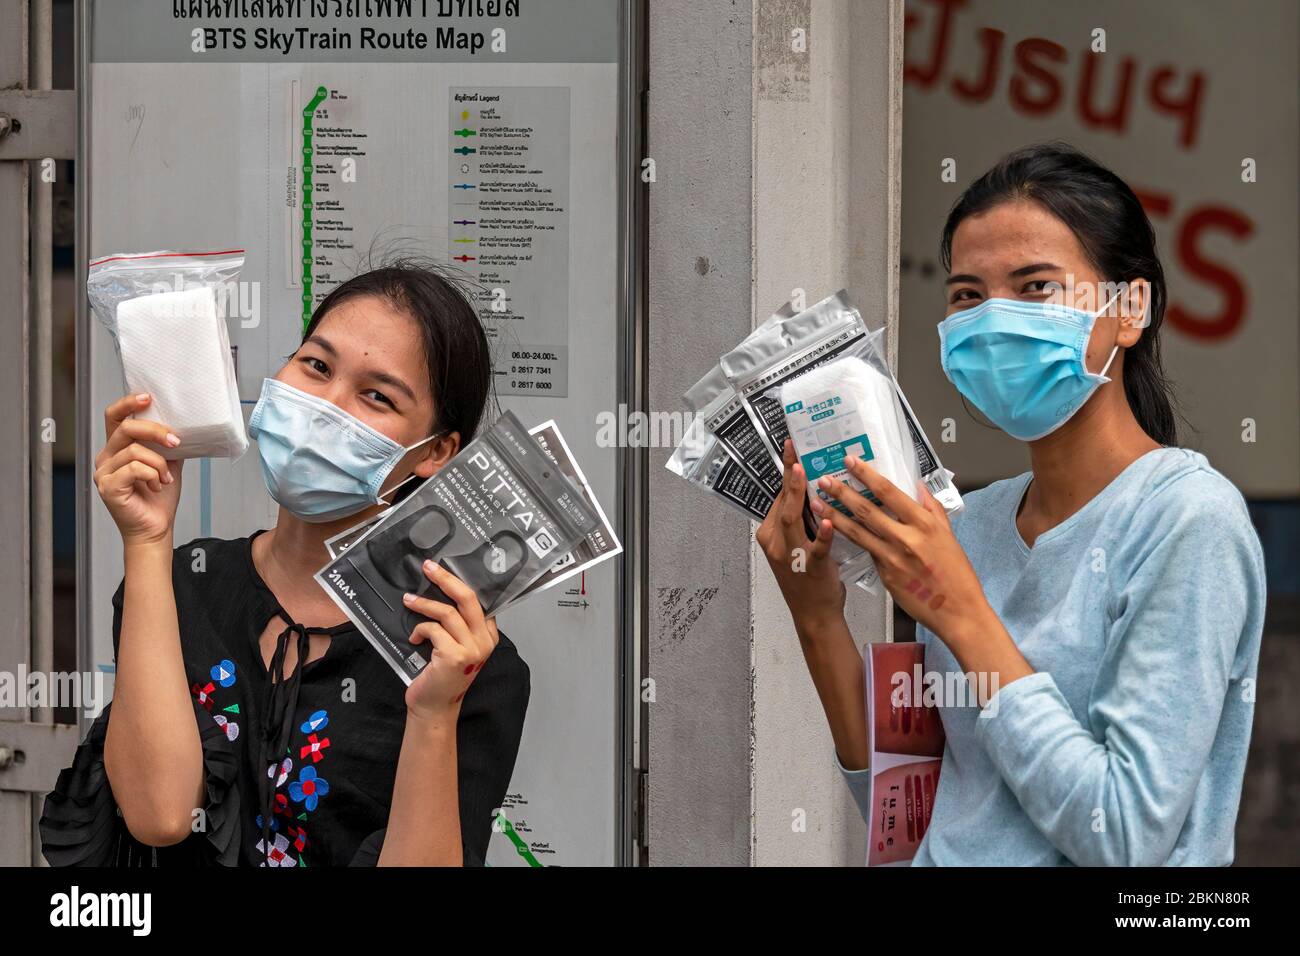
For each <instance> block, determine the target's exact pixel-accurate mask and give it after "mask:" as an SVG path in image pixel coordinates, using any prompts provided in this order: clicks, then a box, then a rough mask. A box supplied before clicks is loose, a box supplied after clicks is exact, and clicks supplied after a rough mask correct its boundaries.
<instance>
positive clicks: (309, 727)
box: [300, 710, 330, 734]
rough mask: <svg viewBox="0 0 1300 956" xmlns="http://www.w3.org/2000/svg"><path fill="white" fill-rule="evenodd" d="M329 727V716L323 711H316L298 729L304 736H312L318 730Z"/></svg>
mask: <svg viewBox="0 0 1300 956" xmlns="http://www.w3.org/2000/svg"><path fill="white" fill-rule="evenodd" d="M329 725H330V715H329V714H327V713H326V712H325V711H323V710H318V711H316V713H314V714H312V715H311V716H310V717H308V718H307V719H306V720H305V721H303V724H302V727H301V728H300V729H301V730H302V732H303V733H304V734H312V733H315V732H316V731H318V730H324V729H325V728H326V727H328V726H329Z"/></svg>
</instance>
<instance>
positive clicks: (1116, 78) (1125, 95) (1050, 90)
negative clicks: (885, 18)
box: [903, 0, 1207, 149]
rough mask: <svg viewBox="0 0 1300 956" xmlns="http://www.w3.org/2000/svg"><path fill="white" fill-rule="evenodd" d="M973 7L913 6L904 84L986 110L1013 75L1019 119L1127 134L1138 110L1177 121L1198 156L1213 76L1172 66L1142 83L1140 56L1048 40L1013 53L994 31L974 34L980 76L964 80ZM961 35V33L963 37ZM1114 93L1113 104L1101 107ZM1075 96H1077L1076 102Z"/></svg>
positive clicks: (938, 2) (1009, 88)
mask: <svg viewBox="0 0 1300 956" xmlns="http://www.w3.org/2000/svg"><path fill="white" fill-rule="evenodd" d="M968 6H969V0H911V2H909V4H908V7H907V11H906V13H905V15H904V20H903V23H904V30H905V37H906V44H905V62H904V67H903V78H904V81H905V82H906V83H908V84H910V85H912V86H917V87H920V88H921V89H924V90H931V89H946V90H947V91H948V92H950V93H952V95H953V96H955V97H956V98H957V99H959V100H962V101H963V102H966V103H984V102H987V101H988V100H989V99H991V98H992V97H993V95H994V94H995V93H996V91H997V90H998V89H1000V88H1001V82H1000V81H1001V79H1002V75H1003V70H1004V69H1005V70H1006V72H1007V75H1008V77H1009V79H1008V81H1007V83H1006V96H1007V102H1008V103H1009V105H1010V106H1011V108H1012V109H1014V110H1015V111H1016V112H1018V113H1021V114H1023V115H1025V116H1030V117H1035V118H1046V117H1050V116H1054V115H1057V114H1059V113H1061V112H1063V111H1066V110H1072V111H1073V112H1074V114H1075V118H1076V119H1077V120H1078V121H1079V122H1080V123H1081V124H1083V125H1084V126H1085V127H1089V128H1092V129H1101V130H1110V131H1112V132H1114V133H1117V134H1122V133H1124V132H1127V130H1128V129H1129V128H1130V126H1131V124H1132V123H1133V115H1134V109H1133V108H1134V105H1135V104H1137V103H1141V104H1142V105H1143V106H1145V108H1146V109H1147V110H1149V111H1150V112H1151V113H1153V114H1155V115H1156V116H1159V117H1162V118H1165V119H1168V120H1172V121H1173V123H1174V134H1175V139H1174V141H1175V142H1176V143H1177V144H1178V146H1179V148H1180V149H1191V148H1193V147H1194V146H1195V145H1196V143H1197V139H1198V136H1199V134H1200V128H1201V114H1202V112H1203V110H1204V106H1205V95H1206V84H1207V79H1206V74H1205V72H1204V71H1202V70H1185V69H1182V68H1179V67H1176V66H1173V65H1171V64H1168V63H1158V64H1152V65H1151V66H1150V67H1149V68H1147V71H1146V77H1145V80H1146V82H1145V83H1139V82H1138V81H1139V73H1140V72H1141V71H1142V70H1143V64H1142V62H1141V61H1140V60H1139V59H1137V58H1135V57H1132V56H1122V55H1119V54H1114V53H1111V54H1104V55H1103V54H1098V53H1093V52H1092V51H1091V50H1089V49H1083V50H1078V51H1075V52H1071V51H1070V50H1068V49H1067V48H1066V47H1064V46H1062V45H1061V44H1060V43H1057V42H1056V41H1055V40H1051V39H1049V38H1047V37H1026V38H1025V39H1023V40H1020V41H1019V42H1018V43H1016V44H1014V45H1013V46H1012V47H1011V48H1010V50H1007V49H1006V34H1005V33H1004V32H1003V31H1001V30H999V29H996V28H995V27H990V26H975V27H973V28H972V29H973V36H974V38H975V42H974V44H973V48H974V49H975V50H976V64H977V65H976V68H975V69H974V70H973V71H972V73H971V74H970V75H958V74H957V73H956V72H955V69H956V68H955V67H954V66H953V64H952V62H951V61H952V59H953V56H952V54H953V51H954V49H962V50H965V49H966V48H967V47H968V46H972V45H971V44H970V42H969V37H970V36H971V33H970V32H967V31H966V30H965V29H963V28H961V25H960V24H958V22H957V21H958V20H959V13H960V12H961V11H962V10H964V9H965V8H967V7H968ZM959 30H960V32H959ZM1107 88H1109V89H1111V90H1112V92H1111V94H1110V102H1109V103H1108V104H1107V105H1106V106H1104V107H1103V106H1101V105H1099V103H1098V100H1100V99H1101V98H1102V97H1104V96H1105V92H1104V91H1105V89H1107ZM1071 92H1073V94H1074V95H1073V96H1070V95H1069V94H1070V93H1071Z"/></svg>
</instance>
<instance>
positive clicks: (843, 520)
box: [813, 456, 992, 641]
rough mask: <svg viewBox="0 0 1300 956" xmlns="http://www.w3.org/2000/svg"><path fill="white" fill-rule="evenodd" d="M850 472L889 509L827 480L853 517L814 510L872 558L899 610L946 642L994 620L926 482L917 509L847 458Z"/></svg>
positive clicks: (824, 482)
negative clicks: (964, 630)
mask: <svg viewBox="0 0 1300 956" xmlns="http://www.w3.org/2000/svg"><path fill="white" fill-rule="evenodd" d="M844 465H845V468H846V469H847V470H848V473H849V474H850V475H852V476H853V477H854V478H856V479H857V480H858V481H860V482H862V484H863V485H864V486H865V487H866V488H867V490H868V491H870V492H871V494H873V495H874V496H875V497H876V500H877V501H879V502H880V503H881V504H883V505H884V506H885V507H884V508H882V507H880V505H877V504H876V503H875V502H873V501H872V500H871V499H869V498H868V497H866V496H865V495H862V494H859V493H858V492H856V491H854V490H853V489H852V488H850V487H849V486H848V485H847V484H845V483H844V482H842V481H838V480H836V479H834V478H829V477H827V478H822V479H821V484H820V487H821V489H822V490H823V491H825V492H826V493H827V494H828V495H830V496H831V497H833V498H834V499H835V500H837V501H838V502H839V503H840V504H842V505H843V506H844V507H845V508H847V509H848V510H849V511H850V512H851V513H852V515H853V517H852V518H849V517H847V516H845V515H844V514H842V513H841V512H840V511H838V510H837V509H835V508H832V507H831V506H829V505H826V504H822V503H821V502H818V503H816V504H814V505H813V511H814V512H817V513H818V514H820V515H821V516H823V517H825V518H829V519H830V521H831V522H832V523H833V524H834V526H835V530H836V532H838V533H839V534H842V535H844V537H846V538H848V539H849V540H850V541H852V542H853V543H854V544H856V545H858V546H859V547H861V548H863V549H865V550H866V551H868V552H870V554H871V557H872V560H874V561H875V563H876V570H877V571H878V572H880V580H881V582H882V583H883V584H884V585H885V587H886V588H888V589H889V593H890V594H891V595H893V598H894V600H895V601H896V602H897V603H898V606H899V607H901V608H902V609H903V610H904V611H906V612H907V613H908V614H909V615H911V616H912V618H914V619H915V620H917V621H919V622H920V623H921V624H923V625H925V626H926V627H927V628H929V629H930V630H931V631H932V632H934V633H935V634H937V635H938V636H939V637H940V638H942V639H944V640H945V641H949V640H950V639H951V638H952V637H953V636H954V634H955V632H956V631H957V630H958V629H960V628H961V627H962V626H963V625H965V624H968V623H971V622H975V621H977V620H980V619H981V618H982V616H987V615H990V614H991V613H992V609H991V608H990V607H989V605H988V600H987V598H985V596H984V589H983V587H982V586H981V585H980V582H979V578H978V577H977V576H976V574H975V569H974V568H973V567H972V566H971V563H970V559H969V558H967V556H966V552H965V551H964V550H963V549H962V546H961V543H960V542H959V541H958V540H957V536H956V535H955V534H953V530H952V525H951V524H950V523H949V521H948V515H947V514H946V513H945V512H944V510H943V505H941V504H939V502H938V501H937V500H935V498H934V496H933V495H931V494H930V491H929V489H928V488H926V487H925V483H924V482H918V483H917V492H918V494H919V495H920V496H921V500H920V501H919V502H916V501H913V500H912V499H911V498H910V497H908V495H907V494H906V493H905V492H904V491H903V490H902V489H900V488H899V487H898V486H896V485H895V484H894V483H893V482H892V481H890V480H889V479H888V478H886V477H885V476H884V475H882V474H881V473H880V472H879V471H877V470H876V469H875V468H873V467H871V465H869V464H867V463H866V462H865V461H862V460H861V459H860V458H856V457H853V456H849V457H847V458H845V459H844ZM885 509H888V511H886V510H885ZM891 512H892V514H891Z"/></svg>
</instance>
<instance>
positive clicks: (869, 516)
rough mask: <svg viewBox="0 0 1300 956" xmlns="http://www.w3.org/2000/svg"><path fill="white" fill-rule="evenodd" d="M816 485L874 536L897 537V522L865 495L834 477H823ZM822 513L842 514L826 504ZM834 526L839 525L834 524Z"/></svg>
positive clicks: (829, 515)
mask: <svg viewBox="0 0 1300 956" xmlns="http://www.w3.org/2000/svg"><path fill="white" fill-rule="evenodd" d="M818 487H820V488H821V489H822V491H824V492H826V494H828V495H830V496H831V497H832V498H834V499H835V500H836V501H838V502H839V503H840V504H842V505H843V506H844V507H845V508H847V509H848V510H849V511H850V512H851V513H852V514H853V517H854V518H855V519H857V521H858V522H859V523H861V524H862V525H863V526H864V527H865V528H867V530H869V531H871V532H872V534H874V535H875V536H876V537H879V538H887V539H891V540H892V539H896V538H898V535H899V531H900V528H899V524H898V522H897V521H895V520H894V519H893V518H891V517H889V515H887V514H885V512H884V511H882V510H881V508H880V506H879V505H877V504H876V503H875V502H873V501H871V500H870V499H869V498H867V497H866V496H865V495H860V494H858V493H857V492H856V491H854V490H853V489H852V488H850V487H849V486H848V485H846V484H845V483H844V482H842V481H839V480H838V479H836V478H830V477H824V478H822V479H821V480H820V481H819V482H818ZM826 512H830V514H826ZM822 514H826V517H832V515H835V514H840V515H842V512H840V511H839V510H838V509H837V508H834V507H831V506H830V505H826V506H825V512H822ZM836 527H839V526H838V525H836Z"/></svg>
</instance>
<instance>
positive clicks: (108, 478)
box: [95, 459, 162, 497]
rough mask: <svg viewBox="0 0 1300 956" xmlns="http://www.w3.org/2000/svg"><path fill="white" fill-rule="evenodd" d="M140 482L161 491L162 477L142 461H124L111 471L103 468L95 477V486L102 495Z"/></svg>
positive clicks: (153, 489)
mask: <svg viewBox="0 0 1300 956" xmlns="http://www.w3.org/2000/svg"><path fill="white" fill-rule="evenodd" d="M136 482H140V483H141V484H143V485H145V486H146V487H147V488H149V489H151V490H152V491H162V479H161V477H160V476H159V474H158V472H157V471H156V470H155V469H153V468H150V467H149V466H148V465H146V464H145V463H144V462H142V461H135V460H134V459H132V460H131V461H128V462H126V463H125V464H124V465H122V467H120V468H117V469H114V470H113V471H108V470H105V471H104V472H103V473H102V474H98V475H96V477H95V486H96V487H97V488H98V489H99V493H100V495H101V496H102V497H107V496H109V495H112V494H114V493H116V492H120V491H125V490H127V489H128V488H131V487H132V486H133V485H135V483H136Z"/></svg>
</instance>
